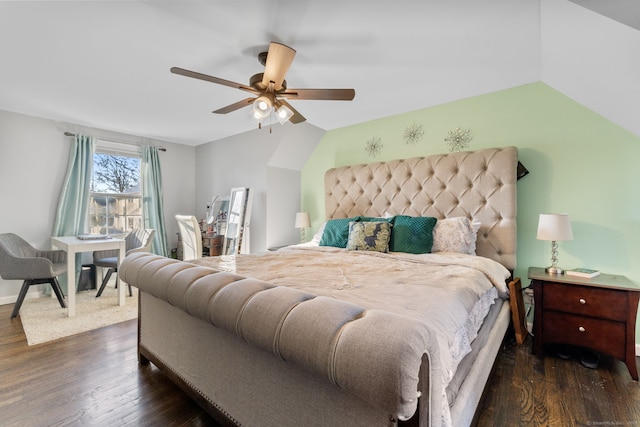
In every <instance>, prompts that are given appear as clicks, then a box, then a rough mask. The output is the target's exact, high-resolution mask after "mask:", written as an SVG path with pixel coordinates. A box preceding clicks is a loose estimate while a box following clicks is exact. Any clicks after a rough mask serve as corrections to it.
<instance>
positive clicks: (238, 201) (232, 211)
mask: <svg viewBox="0 0 640 427" xmlns="http://www.w3.org/2000/svg"><path fill="white" fill-rule="evenodd" d="M252 196H253V193H252V191H251V188H247V187H238V188H232V189H231V194H230V195H229V208H228V210H227V229H226V233H225V238H224V242H223V248H222V253H223V254H225V255H234V254H240V253H242V254H248V253H249V241H250V239H249V236H250V233H249V225H250V224H249V223H250V219H251V198H252Z"/></svg>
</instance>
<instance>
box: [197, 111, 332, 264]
mask: <svg viewBox="0 0 640 427" xmlns="http://www.w3.org/2000/svg"><path fill="white" fill-rule="evenodd" d="M322 135H324V131H323V130H322V129H319V128H317V127H315V126H313V125H310V124H308V123H301V124H297V125H292V124H286V125H285V126H280V125H274V126H273V128H271V129H269V128H267V127H265V128H262V129H256V130H253V131H250V132H245V133H242V134H239V135H235V136H232V137H229V138H224V139H221V140H218V141H214V142H210V143H208V144H203V145H199V146H198V147H196V209H195V211H194V214H195V215H196V216H197V217H198V218H200V219H201V218H204V216H205V211H206V207H207V204H208V203H209V202H210V201H211V199H212V198H213V196H214V195H221V196H227V195H229V192H230V190H231V188H233V187H251V188H253V189H254V199H253V207H252V212H251V245H250V246H251V252H260V251H264V250H266V249H267V248H269V247H272V246H279V245H283V244H291V243H296V242H298V241H299V233H298V231H297V230H296V229H295V228H293V224H294V220H295V213H296V212H297V211H298V210H299V209H300V170H302V167H303V166H304V164H305V163H306V161H307V159H308V158H309V156H310V155H311V153H312V152H313V150H314V149H315V147H316V145H317V144H318V142H319V141H320V139H321V138H322Z"/></svg>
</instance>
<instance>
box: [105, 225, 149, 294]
mask: <svg viewBox="0 0 640 427" xmlns="http://www.w3.org/2000/svg"><path fill="white" fill-rule="evenodd" d="M155 232H156V230H153V229H150V228H148V229H144V228H138V229H135V230H131V231H130V232H129V234H127V236H126V237H125V238H124V241H125V247H126V253H125V256H126V255H129V254H131V253H134V252H150V251H151V243H152V242H153V234H154V233H155ZM93 264H94V265H95V266H96V267H104V268H108V269H109V270H107V274H105V276H104V279H103V280H102V285H100V289H99V290H98V293H97V294H96V298H97V297H99V296H100V295H102V291H104V288H105V287H106V286H107V283H108V282H109V279H110V278H111V274H113V273H114V272H115V273H117V272H118V250H117V249H110V250H106V251H94V252H93ZM119 281H120V279H119V278H118V277H117V276H116V288H117V287H118V283H119ZM129 296H130V297H131V296H133V290H132V289H131V285H129Z"/></svg>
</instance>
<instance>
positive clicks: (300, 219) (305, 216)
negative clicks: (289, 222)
mask: <svg viewBox="0 0 640 427" xmlns="http://www.w3.org/2000/svg"><path fill="white" fill-rule="evenodd" d="M295 227H296V228H299V229H300V243H304V242H306V241H307V233H306V229H307V228H308V227H311V221H310V220H309V213H308V212H298V213H296V224H295Z"/></svg>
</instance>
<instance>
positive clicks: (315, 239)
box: [309, 221, 327, 246]
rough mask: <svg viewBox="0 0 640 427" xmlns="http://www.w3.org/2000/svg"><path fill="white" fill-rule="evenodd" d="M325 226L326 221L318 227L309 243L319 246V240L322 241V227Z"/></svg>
mask: <svg viewBox="0 0 640 427" xmlns="http://www.w3.org/2000/svg"><path fill="white" fill-rule="evenodd" d="M325 225H327V221H324V222H323V223H322V224H321V225H320V228H319V229H318V231H317V232H316V234H314V235H313V239H311V240H310V241H309V243H313V244H314V245H315V246H319V245H320V240H322V233H324V226H325Z"/></svg>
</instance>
